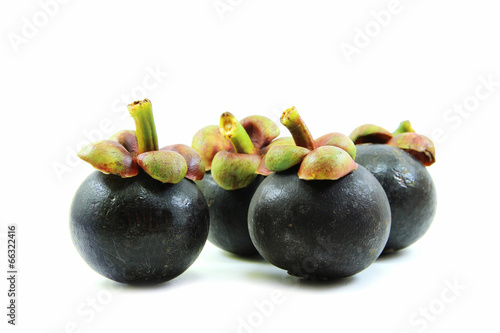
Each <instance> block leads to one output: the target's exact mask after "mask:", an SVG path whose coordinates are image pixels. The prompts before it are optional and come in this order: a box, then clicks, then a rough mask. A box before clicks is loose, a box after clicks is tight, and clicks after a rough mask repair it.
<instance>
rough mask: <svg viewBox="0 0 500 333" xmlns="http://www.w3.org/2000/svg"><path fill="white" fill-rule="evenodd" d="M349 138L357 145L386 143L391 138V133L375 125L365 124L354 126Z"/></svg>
mask: <svg viewBox="0 0 500 333" xmlns="http://www.w3.org/2000/svg"><path fill="white" fill-rule="evenodd" d="M349 138H350V139H351V140H352V141H353V142H354V143H355V144H357V145H358V144H361V143H386V142H387V141H389V140H390V139H391V138H392V133H391V132H389V131H388V130H386V129H385V128H382V127H380V126H377V125H373V124H365V125H361V126H359V127H357V128H355V129H354V131H352V133H351V134H350V135H349Z"/></svg>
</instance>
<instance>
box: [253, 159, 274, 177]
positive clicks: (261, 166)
mask: <svg viewBox="0 0 500 333" xmlns="http://www.w3.org/2000/svg"><path fill="white" fill-rule="evenodd" d="M255 172H256V173H257V174H259V175H262V176H269V175H270V174H272V173H273V172H272V171H271V170H269V169H268V168H267V166H266V157H265V156H263V157H262V158H261V159H260V163H259V166H258V167H257V171H255Z"/></svg>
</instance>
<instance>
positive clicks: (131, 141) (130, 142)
mask: <svg viewBox="0 0 500 333" xmlns="http://www.w3.org/2000/svg"><path fill="white" fill-rule="evenodd" d="M109 140H112V141H116V142H118V143H119V144H121V145H122V146H123V147H124V148H125V149H127V151H128V152H129V153H130V154H131V155H132V156H134V157H135V156H137V154H138V153H139V144H138V142H137V137H136V136H135V131H131V130H123V131H118V132H116V133H115V134H113V135H112V136H111V137H110V138H109Z"/></svg>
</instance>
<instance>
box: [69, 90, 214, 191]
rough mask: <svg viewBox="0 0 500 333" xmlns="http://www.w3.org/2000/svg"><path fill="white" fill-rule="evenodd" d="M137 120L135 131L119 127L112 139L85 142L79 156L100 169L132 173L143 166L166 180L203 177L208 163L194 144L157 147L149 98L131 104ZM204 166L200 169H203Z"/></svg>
mask: <svg viewBox="0 0 500 333" xmlns="http://www.w3.org/2000/svg"><path fill="white" fill-rule="evenodd" d="M127 108H128V110H129V112H130V115H131V116H132V118H133V119H134V121H135V125H136V130H135V131H129V130H125V131H119V132H117V133H115V134H114V135H112V136H111V137H110V138H109V140H101V141H97V142H94V143H91V144H89V145H87V146H85V147H84V148H83V149H82V150H81V151H80V152H79V153H78V156H79V157H80V158H81V159H83V160H84V161H86V162H88V163H90V164H91V165H92V166H93V167H94V168H96V169H97V170H99V171H101V172H103V173H106V174H114V175H118V176H120V177H122V178H128V177H133V176H135V175H137V174H138V173H139V168H142V169H143V170H144V171H145V172H146V173H147V174H149V175H150V176H151V177H152V178H154V179H156V180H158V181H161V182H163V183H174V184H175V183H178V182H180V181H181V180H182V179H183V178H184V177H186V178H189V179H193V180H200V179H201V178H203V176H204V170H205V164H204V163H203V160H202V158H201V156H200V155H199V154H198V152H196V151H195V150H194V149H193V148H191V147H189V146H186V145H172V146H167V147H164V148H162V149H160V150H158V139H157V135H156V126H155V123H154V119H153V111H152V106H151V102H150V101H149V100H148V99H144V100H142V101H136V102H133V103H131V104H129V105H128V107H127ZM200 170H201V172H200Z"/></svg>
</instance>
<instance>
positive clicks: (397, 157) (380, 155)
mask: <svg viewBox="0 0 500 333" xmlns="http://www.w3.org/2000/svg"><path fill="white" fill-rule="evenodd" d="M350 138H351V139H352V140H353V141H354V142H355V144H357V151H358V153H357V156H356V162H357V163H359V164H361V165H363V166H364V167H365V168H367V169H368V170H369V171H370V172H371V173H372V174H373V175H374V176H375V178H377V179H378V181H379V182H380V184H382V187H383V188H384V190H385V192H386V194H387V197H388V199H389V203H390V205H391V217H392V223H391V232H390V235H389V240H388V241H387V244H386V246H385V249H384V253H387V252H392V251H398V250H401V249H404V248H406V247H408V246H410V245H412V244H414V243H415V242H416V241H417V240H419V239H420V238H422V237H423V235H424V234H425V233H426V232H427V231H428V230H429V228H430V226H431V224H432V221H433V220H434V216H435V214H436V208H437V194H436V187H435V185H434V182H433V180H432V177H431V175H430V173H429V172H428V170H427V168H426V166H430V165H432V164H433V163H434V162H435V148H434V144H433V143H432V141H431V140H430V139H429V138H427V137H426V136H424V135H420V134H417V133H415V131H414V130H413V128H412V126H411V123H410V122H409V121H403V122H401V124H400V126H399V127H398V129H397V130H396V131H395V132H393V133H391V132H389V131H387V130H386V129H384V128H381V127H379V126H377V125H373V124H366V125H362V126H360V127H358V128H356V129H355V130H354V131H353V132H352V133H351V135H350Z"/></svg>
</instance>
